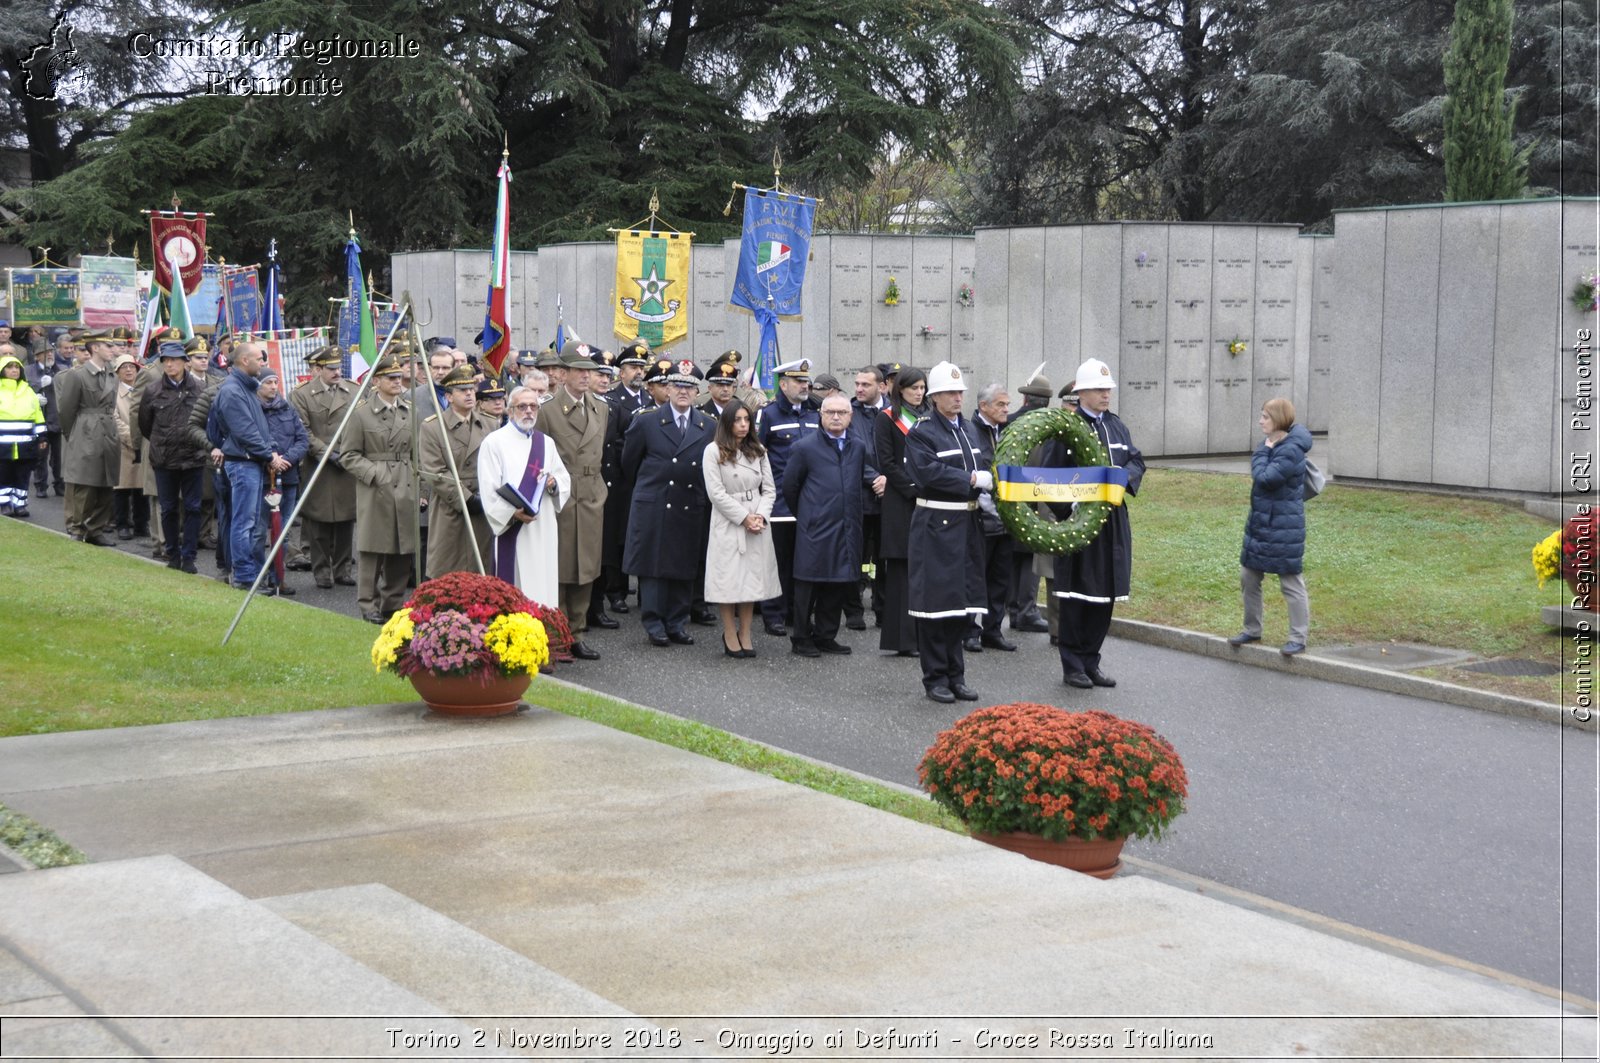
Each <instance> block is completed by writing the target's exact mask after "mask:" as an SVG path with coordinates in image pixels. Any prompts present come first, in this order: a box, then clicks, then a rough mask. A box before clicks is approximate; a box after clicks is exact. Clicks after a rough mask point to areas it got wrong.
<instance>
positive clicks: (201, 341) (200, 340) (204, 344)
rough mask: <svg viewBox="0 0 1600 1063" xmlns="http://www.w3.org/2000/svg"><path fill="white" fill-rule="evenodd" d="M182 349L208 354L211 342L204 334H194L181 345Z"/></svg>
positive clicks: (191, 352) (193, 352)
mask: <svg viewBox="0 0 1600 1063" xmlns="http://www.w3.org/2000/svg"><path fill="white" fill-rule="evenodd" d="M183 349H184V350H186V351H188V352H189V353H190V354H210V353H211V343H210V341H208V340H207V339H206V338H205V337H204V336H196V337H195V338H194V339H192V340H190V341H189V342H188V343H185V344H184V345H183Z"/></svg>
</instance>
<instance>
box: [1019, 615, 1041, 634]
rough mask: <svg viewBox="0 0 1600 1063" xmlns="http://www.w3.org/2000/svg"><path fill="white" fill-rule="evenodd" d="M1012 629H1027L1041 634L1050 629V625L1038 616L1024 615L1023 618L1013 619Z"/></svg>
mask: <svg viewBox="0 0 1600 1063" xmlns="http://www.w3.org/2000/svg"><path fill="white" fill-rule="evenodd" d="M1011 630H1012V631H1027V632H1031V633H1033V634H1039V633H1041V632H1045V631H1049V630H1050V625H1049V624H1047V623H1045V622H1044V621H1043V620H1041V619H1039V618H1038V617H1035V616H1027V617H1023V618H1022V619H1021V620H1017V621H1013V622H1012V624H1011Z"/></svg>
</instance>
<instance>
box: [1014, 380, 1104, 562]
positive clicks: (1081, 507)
mask: <svg viewBox="0 0 1600 1063" xmlns="http://www.w3.org/2000/svg"><path fill="white" fill-rule="evenodd" d="M1048 439H1060V440H1062V441H1064V442H1065V443H1066V444H1067V453H1068V454H1076V455H1080V456H1081V457H1083V458H1088V459H1089V460H1087V461H1083V460H1080V461H1079V464H1080V465H1110V464H1111V458H1110V456H1109V455H1108V454H1107V453H1106V448H1105V447H1104V446H1103V445H1101V443H1100V439H1099V437H1097V436H1096V435H1095V434H1094V431H1093V430H1092V429H1090V427H1089V424H1088V422H1086V421H1085V420H1084V419H1083V418H1082V417H1079V416H1078V415H1077V414H1076V413H1073V412H1072V411H1070V410H1059V409H1057V410H1049V409H1045V410H1032V411H1030V412H1028V413H1025V414H1023V415H1022V416H1021V417H1019V418H1017V419H1016V421H1014V422H1012V424H1011V426H1010V427H1009V428H1007V429H1006V430H1005V434H1004V435H1002V436H1001V437H1000V445H999V446H998V447H996V448H995V452H994V460H995V465H996V466H997V467H998V466H1001V465H1022V466H1025V465H1027V464H1028V455H1029V454H1032V453H1033V450H1034V448H1035V447H1037V446H1038V445H1039V444H1040V443H1043V442H1045V441H1046V440H1048ZM995 508H996V509H997V510H998V511H999V513H1000V520H1001V521H1002V522H1004V524H1005V526H1006V530H1007V531H1009V532H1010V533H1011V534H1012V535H1013V536H1015V537H1016V538H1017V540H1018V541H1019V542H1021V543H1023V544H1024V545H1025V546H1027V547H1029V548H1030V549H1031V550H1032V551H1033V552H1034V553H1036V554H1075V553H1077V552H1078V551H1079V550H1082V549H1083V548H1084V547H1086V546H1088V545H1089V543H1090V542H1092V541H1093V540H1094V537H1095V536H1096V535H1099V534H1100V527H1101V525H1103V524H1105V522H1106V518H1107V517H1109V516H1110V515H1111V503H1109V502H1079V503H1078V504H1077V505H1075V506H1073V507H1072V516H1070V517H1068V518H1067V519H1066V520H1062V521H1048V520H1045V519H1044V517H1042V516H1040V515H1039V511H1038V510H1036V509H1035V508H1034V506H1033V503H1031V502H1004V501H999V500H997V501H996V503H995Z"/></svg>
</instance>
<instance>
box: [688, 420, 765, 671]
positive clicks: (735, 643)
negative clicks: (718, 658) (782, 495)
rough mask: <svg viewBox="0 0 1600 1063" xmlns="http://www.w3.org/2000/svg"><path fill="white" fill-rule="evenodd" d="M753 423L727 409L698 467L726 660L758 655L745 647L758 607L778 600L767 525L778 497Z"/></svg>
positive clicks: (711, 598)
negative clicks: (708, 512)
mask: <svg viewBox="0 0 1600 1063" xmlns="http://www.w3.org/2000/svg"><path fill="white" fill-rule="evenodd" d="M752 424H753V419H752V417H751V414H750V410H749V408H748V407H746V406H745V405H744V404H743V403H741V402H739V401H738V400H735V401H733V402H730V403H728V405H727V406H725V407H723V410H722V416H721V417H719V418H718V419H717V437H716V439H714V440H712V441H711V442H710V443H708V444H707V445H706V450H705V458H704V460H703V461H701V462H700V469H701V473H702V475H703V476H704V477H705V482H706V494H707V495H708V496H709V497H710V499H711V536H710V538H709V539H708V540H707V543H706V601H708V602H716V603H717V608H718V610H719V611H720V612H721V614H722V652H723V653H725V654H726V655H728V656H729V657H754V656H755V655H756V651H755V646H754V644H753V643H752V642H751V641H750V624H751V619H752V618H753V617H754V616H755V607H756V603H757V602H760V601H765V600H766V599H768V598H775V597H777V596H778V595H779V594H782V593H783V584H782V583H780V582H779V580H778V560H777V555H776V554H775V553H773V549H772V532H771V530H770V529H769V528H768V525H767V521H768V518H770V517H771V516H772V503H773V502H774V501H775V500H776V499H777V497H778V492H777V487H776V485H775V484H774V483H773V480H772V466H771V464H769V463H768V461H767V453H766V448H764V447H763V446H762V445H761V443H760V442H759V441H758V440H757V439H756V435H755V432H754V431H752Z"/></svg>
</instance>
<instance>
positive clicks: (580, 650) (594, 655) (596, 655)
mask: <svg viewBox="0 0 1600 1063" xmlns="http://www.w3.org/2000/svg"><path fill="white" fill-rule="evenodd" d="M572 655H573V656H574V657H576V658H577V659H578V660H580V661H598V660H599V659H600V651H599V650H591V649H590V648H589V647H588V646H586V645H584V644H583V643H582V642H573V644H572Z"/></svg>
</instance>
